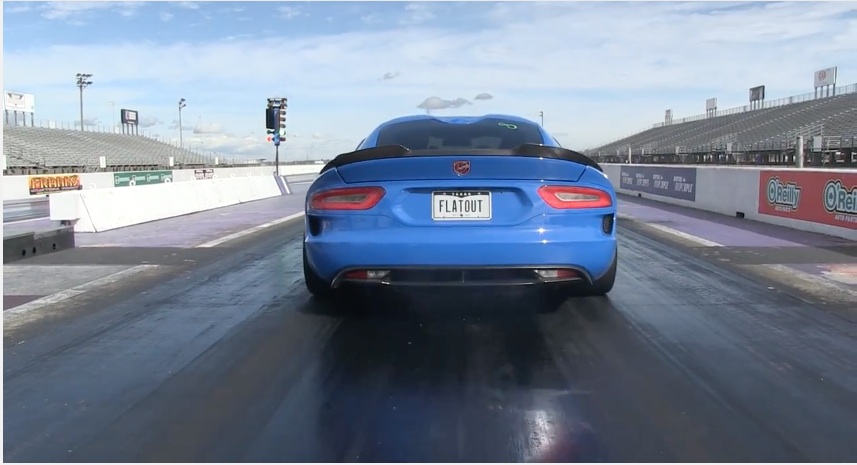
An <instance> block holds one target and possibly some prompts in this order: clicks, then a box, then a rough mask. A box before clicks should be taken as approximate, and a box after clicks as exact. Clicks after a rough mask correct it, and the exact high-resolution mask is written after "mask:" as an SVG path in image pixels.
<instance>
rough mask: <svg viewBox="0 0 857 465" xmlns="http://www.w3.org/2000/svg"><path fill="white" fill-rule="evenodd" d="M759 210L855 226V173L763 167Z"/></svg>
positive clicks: (796, 217)
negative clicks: (767, 168) (766, 168)
mask: <svg viewBox="0 0 857 465" xmlns="http://www.w3.org/2000/svg"><path fill="white" fill-rule="evenodd" d="M759 213H762V214H764V215H771V216H779V217H782V218H791V219H795V220H804V221H812V222H813V223H821V224H826V225H830V226H839V227H841V228H847V229H857V173H854V172H851V173H843V172H838V171H833V170H831V171H798V170H763V171H762V172H761V173H760V177H759Z"/></svg>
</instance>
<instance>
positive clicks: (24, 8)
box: [3, 3, 33, 13]
mask: <svg viewBox="0 0 857 465" xmlns="http://www.w3.org/2000/svg"><path fill="white" fill-rule="evenodd" d="M7 5H10V3H7ZM11 5H12V6H9V7H6V8H4V9H3V12H4V13H26V12H28V11H31V10H32V9H33V7H32V6H30V5H28V4H26V3H17V4H11Z"/></svg>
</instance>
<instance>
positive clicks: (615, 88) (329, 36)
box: [3, 1, 857, 158]
mask: <svg viewBox="0 0 857 465" xmlns="http://www.w3.org/2000/svg"><path fill="white" fill-rule="evenodd" d="M3 14H4V18H3V19H4V25H3V26H4V31H3V36H4V37H3V40H4V44H3V54H4V55H3V62H4V63H3V64H4V66H3V79H4V83H3V87H4V88H5V89H7V90H13V91H17V92H25V93H31V94H34V95H35V99H36V119H37V120H43V121H47V120H54V121H63V122H66V123H67V124H71V123H72V122H74V121H76V120H77V119H79V116H78V93H77V89H76V87H75V86H74V75H75V74H76V73H78V72H88V73H92V74H93V78H92V80H93V81H94V85H93V86H91V87H90V88H87V89H86V91H85V98H84V103H85V120H87V121H88V122H90V123H95V124H98V125H101V126H109V125H111V122H112V114H111V107H110V106H109V105H108V103H107V102H108V101H114V102H115V104H116V106H115V108H116V113H118V109H119V108H131V109H136V110H139V111H140V117H141V120H142V124H141V128H142V129H143V130H144V131H146V132H147V133H149V134H155V135H158V136H160V137H163V138H166V139H173V140H177V139H178V129H177V128H176V127H175V121H174V120H176V119H177V101H178V99H179V98H185V99H187V101H188V106H187V108H185V109H184V111H183V122H184V123H185V124H184V126H185V133H184V140H185V143H186V144H189V145H194V146H196V147H200V148H203V149H206V150H211V151H217V152H219V153H223V154H227V155H237V156H270V153H271V152H272V150H273V149H272V148H271V146H270V144H268V143H266V142H265V140H264V139H265V131H264V127H263V124H264V123H263V115H262V108H263V107H264V105H265V99H266V98H267V97H270V96H285V97H288V98H289V116H288V130H289V133H290V137H289V140H288V141H287V142H286V145H285V146H284V147H283V148H284V150H285V152H286V153H287V155H288V156H290V157H297V158H305V157H309V158H322V157H329V156H331V155H335V154H336V153H340V152H343V151H347V150H350V149H353V147H354V146H355V145H356V144H357V142H359V140H360V139H361V138H362V137H363V136H364V135H365V134H366V133H368V132H369V131H370V130H371V129H372V128H373V127H374V126H375V125H376V124H377V123H379V122H381V121H383V120H385V119H388V118H392V117H395V116H400V115H402V114H412V113H425V111H426V110H425V109H423V108H419V107H418V106H419V105H420V104H422V103H424V102H426V100H427V99H430V98H431V97H437V98H435V99H431V100H429V101H428V103H429V104H430V105H434V109H433V110H432V112H433V113H436V114H484V113H495V112H501V113H513V114H519V115H522V116H526V117H530V118H532V119H534V120H537V119H538V112H539V111H544V112H545V126H546V127H547V129H548V130H550V131H552V132H553V133H554V134H556V135H557V138H558V139H559V140H560V141H561V142H562V143H563V144H564V145H567V146H570V147H573V148H578V149H583V148H587V147H593V146H596V145H600V144H603V143H606V142H608V141H610V140H614V139H616V138H619V137H622V136H625V135H628V134H629V133H632V132H635V131H637V130H640V129H642V128H645V127H650V126H651V124H653V123H656V122H659V121H662V120H663V114H664V110H665V109H668V108H670V109H673V112H674V115H675V118H676V119H677V118H681V117H684V116H693V115H697V114H701V113H704V109H705V100H706V99H707V98H709V97H717V98H718V103H719V108H720V109H726V108H731V107H735V106H739V105H745V104H746V101H747V89H748V88H749V87H752V86H756V85H761V84H764V85H766V86H767V96H768V100H773V99H777V98H781V97H788V96H791V95H796V94H803V93H808V92H812V75H813V72H814V71H816V70H818V69H822V68H827V67H830V66H838V67H839V84H840V85H845V84H850V83H854V82H857V62H855V60H854V57H855V56H857V3H854V2H793V3H759V2H716V3H701V2H692V3H679V2H658V3H647V2H633V3H624V2H602V3H562V2H542V3H530V2H526V3H525V2H515V3H491V2H412V3H401V2H198V3H194V2H14V1H13V2H10V1H7V2H4V3H3ZM385 75H387V77H388V78H387V79H385V78H384V76H385ZM480 93H488V94H490V95H491V96H492V97H493V98H491V99H488V100H476V99H474V97H475V96H476V95H478V94H480ZM456 99H465V100H467V101H468V102H469V103H465V104H463V105H461V106H458V107H455V106H452V107H450V102H452V101H454V100H456ZM443 107H446V108H443Z"/></svg>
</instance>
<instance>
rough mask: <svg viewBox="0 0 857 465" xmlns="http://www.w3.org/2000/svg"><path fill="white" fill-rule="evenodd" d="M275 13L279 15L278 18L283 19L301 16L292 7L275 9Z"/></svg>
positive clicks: (297, 10)
mask: <svg viewBox="0 0 857 465" xmlns="http://www.w3.org/2000/svg"><path fill="white" fill-rule="evenodd" d="M277 11H278V12H279V13H280V17H281V18H284V19H292V18H296V17H298V16H300V15H301V14H302V13H301V11H300V9H298V8H295V7H293V6H281V7H279V8H277Z"/></svg>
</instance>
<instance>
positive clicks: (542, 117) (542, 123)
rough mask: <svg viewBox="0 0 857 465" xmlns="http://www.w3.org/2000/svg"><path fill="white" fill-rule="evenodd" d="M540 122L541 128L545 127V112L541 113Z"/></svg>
mask: <svg viewBox="0 0 857 465" xmlns="http://www.w3.org/2000/svg"><path fill="white" fill-rule="evenodd" d="M539 120H540V121H541V126H542V127H545V112H543V111H540V112H539Z"/></svg>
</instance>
